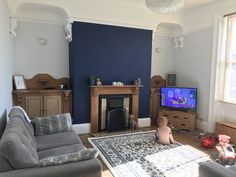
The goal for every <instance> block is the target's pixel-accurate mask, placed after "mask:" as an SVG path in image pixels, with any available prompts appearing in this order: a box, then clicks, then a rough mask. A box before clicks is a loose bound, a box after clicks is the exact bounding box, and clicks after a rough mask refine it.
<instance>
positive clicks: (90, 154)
mask: <svg viewBox="0 0 236 177" xmlns="http://www.w3.org/2000/svg"><path fill="white" fill-rule="evenodd" d="M97 156H98V150H97V149H95V148H90V149H83V150H81V151H78V152H74V153H69V154H63V155H59V156H51V157H47V158H44V159H41V160H40V161H39V166H40V167H47V166H53V165H61V164H66V163H72V162H77V161H82V160H89V159H93V158H96V157H97Z"/></svg>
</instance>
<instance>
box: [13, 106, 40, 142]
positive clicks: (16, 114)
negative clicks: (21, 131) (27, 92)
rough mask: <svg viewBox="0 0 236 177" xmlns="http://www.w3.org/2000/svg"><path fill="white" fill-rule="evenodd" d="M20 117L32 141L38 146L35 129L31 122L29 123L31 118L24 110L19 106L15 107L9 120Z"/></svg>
mask: <svg viewBox="0 0 236 177" xmlns="http://www.w3.org/2000/svg"><path fill="white" fill-rule="evenodd" d="M15 117H19V118H21V119H22V121H23V123H24V127H25V128H26V129H27V130H28V132H29V134H30V136H31V138H32V140H33V141H34V142H35V144H36V140H35V138H34V128H33V125H32V124H31V121H29V116H28V115H27V114H26V112H25V111H24V110H23V108H21V107H19V106H14V107H13V108H12V110H11V111H10V113H9V119H12V118H15Z"/></svg>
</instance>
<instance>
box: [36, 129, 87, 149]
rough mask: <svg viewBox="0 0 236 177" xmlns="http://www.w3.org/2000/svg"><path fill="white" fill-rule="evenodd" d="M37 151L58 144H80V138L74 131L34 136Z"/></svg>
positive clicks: (58, 145)
mask: <svg viewBox="0 0 236 177" xmlns="http://www.w3.org/2000/svg"><path fill="white" fill-rule="evenodd" d="M35 139H36V142H37V151H42V150H47V149H51V148H55V147H60V146H67V145H72V144H82V142H81V140H80V138H79V136H78V135H76V133H75V132H74V131H71V132H63V133H57V134H51V135H44V136H36V137H35Z"/></svg>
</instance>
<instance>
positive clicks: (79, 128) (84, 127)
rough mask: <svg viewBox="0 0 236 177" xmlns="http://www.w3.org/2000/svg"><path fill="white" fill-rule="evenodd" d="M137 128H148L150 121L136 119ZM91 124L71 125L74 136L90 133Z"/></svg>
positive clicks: (147, 119)
mask: <svg viewBox="0 0 236 177" xmlns="http://www.w3.org/2000/svg"><path fill="white" fill-rule="evenodd" d="M138 126H139V127H150V126H151V119H150V118H139V119H138ZM90 128H91V124H90V123H85V124H73V129H74V131H75V132H76V134H86V133H90Z"/></svg>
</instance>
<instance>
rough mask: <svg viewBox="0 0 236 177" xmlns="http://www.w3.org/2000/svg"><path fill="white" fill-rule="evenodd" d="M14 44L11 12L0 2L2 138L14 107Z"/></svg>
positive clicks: (0, 112) (1, 0) (3, 1)
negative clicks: (9, 113) (9, 114)
mask: <svg viewBox="0 0 236 177" xmlns="http://www.w3.org/2000/svg"><path fill="white" fill-rule="evenodd" d="M12 53H13V43H12V39H11V38H10V35H9V10H8V6H7V4H6V2H5V0H0V81H1V83H0V86H1V88H0V99H1V101H0V137H1V135H2V129H3V128H4V126H5V120H6V117H7V112H8V111H9V110H10V108H11V106H12V99H11V98H12V97H11V91H12V68H13V66H12V63H13V56H12Z"/></svg>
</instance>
